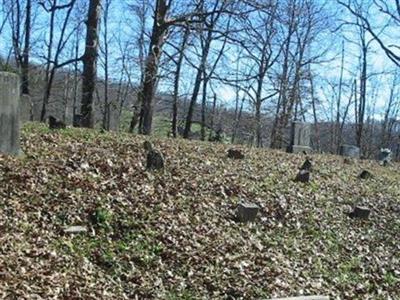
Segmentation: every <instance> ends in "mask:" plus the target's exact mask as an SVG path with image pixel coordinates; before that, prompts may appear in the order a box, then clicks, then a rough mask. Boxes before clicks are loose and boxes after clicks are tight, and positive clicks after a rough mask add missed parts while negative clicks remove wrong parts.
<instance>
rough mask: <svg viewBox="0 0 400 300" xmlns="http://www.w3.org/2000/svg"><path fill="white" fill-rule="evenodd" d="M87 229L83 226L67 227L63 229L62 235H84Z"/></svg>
mask: <svg viewBox="0 0 400 300" xmlns="http://www.w3.org/2000/svg"><path fill="white" fill-rule="evenodd" d="M85 232H87V229H86V227H85V226H68V227H66V228H64V233H68V234H77V233H85Z"/></svg>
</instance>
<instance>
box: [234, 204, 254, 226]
mask: <svg viewBox="0 0 400 300" xmlns="http://www.w3.org/2000/svg"><path fill="white" fill-rule="evenodd" d="M259 210H260V208H259V207H258V205H256V204H253V203H249V202H241V203H239V205H238V207H237V209H236V217H237V219H238V221H239V222H254V221H255V219H256V217H257V214H258V211H259Z"/></svg>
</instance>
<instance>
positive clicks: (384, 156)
mask: <svg viewBox="0 0 400 300" xmlns="http://www.w3.org/2000/svg"><path fill="white" fill-rule="evenodd" d="M378 160H379V163H380V164H381V165H383V166H387V165H388V164H389V163H390V162H391V161H392V151H391V150H390V149H388V148H384V149H381V150H380V151H379V157H378Z"/></svg>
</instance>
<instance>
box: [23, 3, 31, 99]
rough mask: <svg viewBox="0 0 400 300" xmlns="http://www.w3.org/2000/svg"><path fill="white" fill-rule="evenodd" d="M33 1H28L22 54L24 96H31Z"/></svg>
mask: <svg viewBox="0 0 400 300" xmlns="http://www.w3.org/2000/svg"><path fill="white" fill-rule="evenodd" d="M31 8H32V4H31V0H26V12H25V14H26V17H25V39H24V50H23V54H22V56H23V57H22V64H21V77H22V82H21V90H22V93H23V94H28V95H29V50H30V38H31Z"/></svg>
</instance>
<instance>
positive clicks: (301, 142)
mask: <svg viewBox="0 0 400 300" xmlns="http://www.w3.org/2000/svg"><path fill="white" fill-rule="evenodd" d="M287 151H288V152H290V153H301V152H306V153H310V152H311V151H312V148H311V124H309V123H302V122H293V123H292V129H291V134H290V145H289V147H288V148H287Z"/></svg>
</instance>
